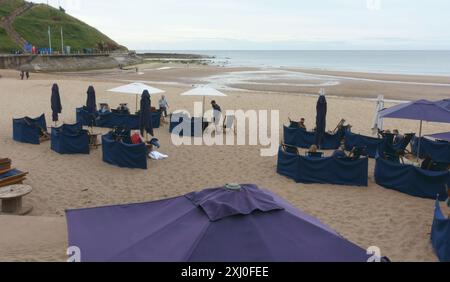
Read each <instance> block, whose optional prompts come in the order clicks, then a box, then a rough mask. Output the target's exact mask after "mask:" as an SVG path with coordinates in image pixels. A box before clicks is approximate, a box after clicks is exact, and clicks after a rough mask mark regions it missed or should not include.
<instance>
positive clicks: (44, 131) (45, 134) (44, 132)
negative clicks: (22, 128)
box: [24, 117, 51, 143]
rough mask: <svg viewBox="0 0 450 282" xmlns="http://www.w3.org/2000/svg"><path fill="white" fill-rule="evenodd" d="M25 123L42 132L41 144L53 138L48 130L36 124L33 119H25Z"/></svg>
mask: <svg viewBox="0 0 450 282" xmlns="http://www.w3.org/2000/svg"><path fill="white" fill-rule="evenodd" d="M24 121H25V123H26V124H27V125H29V126H33V125H34V126H36V127H37V128H39V130H40V136H39V143H42V142H45V141H50V139H51V137H50V134H49V133H48V131H47V128H44V127H42V126H40V125H39V124H38V123H36V122H35V121H34V120H33V119H32V118H29V117H25V118H24Z"/></svg>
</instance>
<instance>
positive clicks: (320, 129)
mask: <svg viewBox="0 0 450 282" xmlns="http://www.w3.org/2000/svg"><path fill="white" fill-rule="evenodd" d="M327 107H328V106H327V99H326V98H325V95H320V97H319V100H318V101H317V106H316V110H317V116H316V137H315V143H316V145H317V146H319V148H320V146H322V143H323V138H324V137H325V130H326V127H327V110H328V109H327Z"/></svg>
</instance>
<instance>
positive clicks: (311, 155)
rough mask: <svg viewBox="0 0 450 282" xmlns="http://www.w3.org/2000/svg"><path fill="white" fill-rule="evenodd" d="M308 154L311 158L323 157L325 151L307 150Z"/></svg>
mask: <svg viewBox="0 0 450 282" xmlns="http://www.w3.org/2000/svg"><path fill="white" fill-rule="evenodd" d="M306 156H307V157H309V158H314V159H321V158H323V152H315V153H313V152H306Z"/></svg>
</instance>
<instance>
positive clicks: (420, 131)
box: [417, 120, 423, 162]
mask: <svg viewBox="0 0 450 282" xmlns="http://www.w3.org/2000/svg"><path fill="white" fill-rule="evenodd" d="M422 126H423V121H422V120H421V121H420V129H419V145H418V146H417V162H419V159H420V145H421V143H422Z"/></svg>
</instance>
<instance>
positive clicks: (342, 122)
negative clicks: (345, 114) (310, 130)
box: [331, 119, 347, 134]
mask: <svg viewBox="0 0 450 282" xmlns="http://www.w3.org/2000/svg"><path fill="white" fill-rule="evenodd" d="M346 122H347V121H346V120H345V119H341V121H340V122H339V123H338V125H337V126H336V128H335V129H334V130H333V131H332V132H331V134H336V133H337V132H338V131H339V129H341V128H343V127H344V125H345V123H346Z"/></svg>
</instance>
